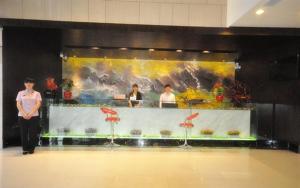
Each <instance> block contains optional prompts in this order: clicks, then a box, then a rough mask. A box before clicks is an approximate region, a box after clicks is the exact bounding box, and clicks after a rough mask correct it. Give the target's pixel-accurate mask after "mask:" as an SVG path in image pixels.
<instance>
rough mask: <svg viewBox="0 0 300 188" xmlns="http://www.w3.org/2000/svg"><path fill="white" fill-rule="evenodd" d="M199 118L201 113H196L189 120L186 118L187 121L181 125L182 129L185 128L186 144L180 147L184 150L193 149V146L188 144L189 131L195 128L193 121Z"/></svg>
mask: <svg viewBox="0 0 300 188" xmlns="http://www.w3.org/2000/svg"><path fill="white" fill-rule="evenodd" d="M198 116H199V113H194V114H192V115H190V116H188V117H187V118H185V121H184V122H183V123H180V127H184V128H185V138H184V144H183V145H181V146H180V147H182V148H189V147H192V146H190V145H188V143H187V130H188V129H190V128H193V127H194V124H193V123H192V120H193V119H195V118H196V117H198Z"/></svg>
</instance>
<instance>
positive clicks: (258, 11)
mask: <svg viewBox="0 0 300 188" xmlns="http://www.w3.org/2000/svg"><path fill="white" fill-rule="evenodd" d="M264 12H265V11H264V10H263V9H258V10H257V11H256V14H257V15H262V14H263V13H264Z"/></svg>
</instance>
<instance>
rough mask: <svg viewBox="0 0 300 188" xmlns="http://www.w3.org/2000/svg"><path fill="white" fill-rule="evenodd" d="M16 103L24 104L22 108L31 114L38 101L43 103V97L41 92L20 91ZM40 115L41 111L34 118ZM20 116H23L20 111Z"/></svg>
mask: <svg viewBox="0 0 300 188" xmlns="http://www.w3.org/2000/svg"><path fill="white" fill-rule="evenodd" d="M16 101H17V102H20V103H21V104H22V107H23V109H24V111H25V112H26V113H29V112H31V111H32V109H33V107H34V106H35V105H36V102H37V101H42V97H41V94H40V92H37V91H34V90H33V91H31V92H30V91H27V90H22V91H19V93H18V96H17V98H16ZM38 115H39V111H38V110H37V111H36V112H35V113H34V114H33V115H32V116H38ZM18 116H22V114H21V112H20V111H19V113H18Z"/></svg>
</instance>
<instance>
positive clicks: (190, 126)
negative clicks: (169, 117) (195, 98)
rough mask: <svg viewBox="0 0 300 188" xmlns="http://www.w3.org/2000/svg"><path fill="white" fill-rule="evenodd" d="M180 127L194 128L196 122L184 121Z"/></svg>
mask: <svg viewBox="0 0 300 188" xmlns="http://www.w3.org/2000/svg"><path fill="white" fill-rule="evenodd" d="M180 127H186V128H192V127H194V124H192V123H187V122H184V123H180Z"/></svg>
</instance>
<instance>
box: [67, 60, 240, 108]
mask: <svg viewBox="0 0 300 188" xmlns="http://www.w3.org/2000/svg"><path fill="white" fill-rule="evenodd" d="M234 77H235V64H234V62H208V61H179V60H178V61H176V60H172V61H171V60H142V59H107V58H80V57H70V58H68V59H67V60H65V61H63V78H64V79H71V80H72V81H73V82H74V87H73V88H72V96H73V98H74V99H75V100H77V101H79V102H81V103H89V104H93V103H97V101H101V100H104V99H111V98H113V97H114V96H124V94H128V93H129V92H130V89H131V85H132V84H134V83H136V84H138V85H139V88H140V91H141V92H142V93H143V99H144V100H145V101H147V103H146V102H145V104H147V105H149V106H157V104H158V99H159V95H160V94H161V93H162V92H163V86H164V85H165V84H170V85H171V86H172V87H173V90H174V93H175V94H176V100H177V101H178V103H179V107H188V103H187V101H189V100H191V99H201V100H205V101H206V102H205V103H203V104H199V105H200V106H203V107H205V108H218V107H221V106H222V105H223V106H224V105H231V103H230V101H231V100H230V99H229V98H228V97H229V96H230V89H228V88H230V86H231V85H232V83H233V82H234ZM199 105H198V106H197V105H196V106H197V107H199ZM224 107H225V106H224Z"/></svg>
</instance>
